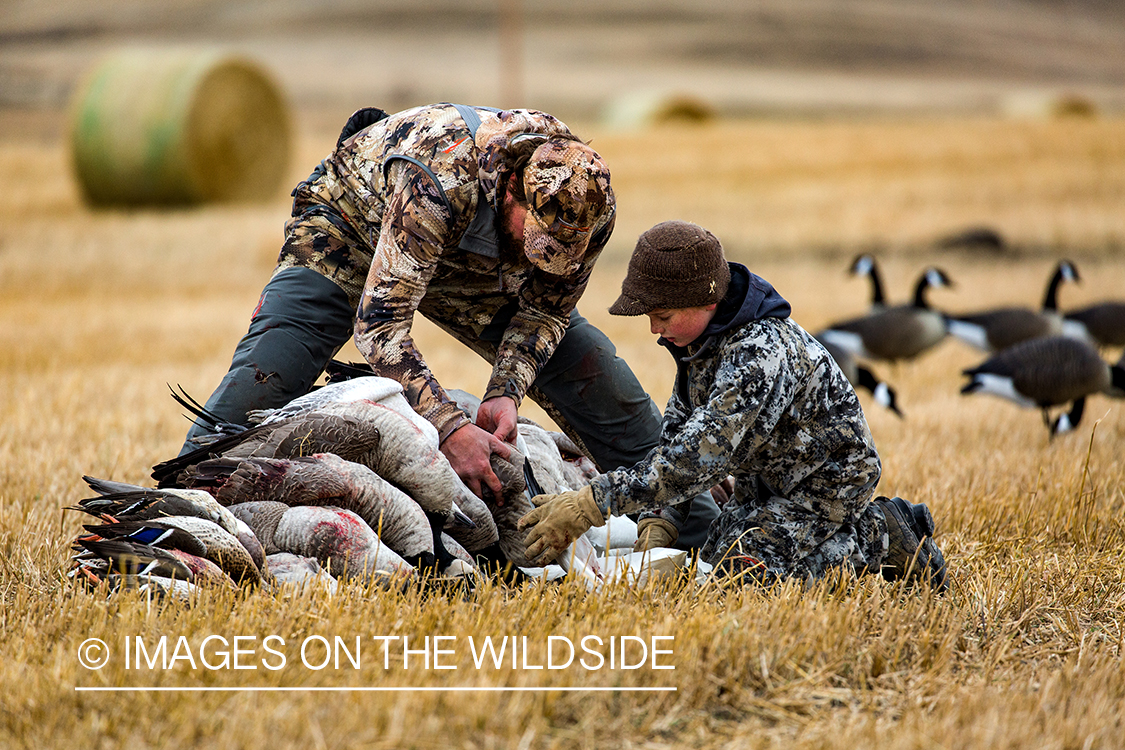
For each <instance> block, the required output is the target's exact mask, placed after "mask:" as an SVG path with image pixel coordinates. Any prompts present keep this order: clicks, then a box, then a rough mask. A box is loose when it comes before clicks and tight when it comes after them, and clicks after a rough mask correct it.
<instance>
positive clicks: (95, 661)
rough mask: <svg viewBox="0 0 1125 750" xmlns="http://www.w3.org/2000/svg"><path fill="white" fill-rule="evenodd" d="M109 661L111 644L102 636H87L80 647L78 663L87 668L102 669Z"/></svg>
mask: <svg viewBox="0 0 1125 750" xmlns="http://www.w3.org/2000/svg"><path fill="white" fill-rule="evenodd" d="M108 661H109V646H107V645H105V641H103V640H102V639H100V638H87V639H86V640H84V641H82V645H81V646H79V647H78V663H79V664H81V665H82V666H84V667H86V669H101V668H102V667H104V666H105V665H106V662H108Z"/></svg>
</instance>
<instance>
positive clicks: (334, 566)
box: [230, 501, 415, 581]
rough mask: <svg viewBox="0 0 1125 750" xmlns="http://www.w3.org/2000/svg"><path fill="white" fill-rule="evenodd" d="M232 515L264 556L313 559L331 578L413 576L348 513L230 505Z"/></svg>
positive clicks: (280, 505)
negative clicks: (245, 527) (247, 529)
mask: <svg viewBox="0 0 1125 750" xmlns="http://www.w3.org/2000/svg"><path fill="white" fill-rule="evenodd" d="M230 511H231V512H232V513H234V514H235V515H236V516H237V517H239V518H241V519H242V520H243V521H245V522H246V523H247V524H248V525H249V526H250V528H252V529H254V532H255V533H256V534H257V535H258V538H259V539H260V540H261V541H262V546H263V547H264V548H265V550H266V554H267V555H272V554H274V553H276V552H289V553H292V554H294V555H300V556H302V557H313V558H316V559H317V560H318V561H320V563H321V564H322V565H324V566H326V567H327V568H328V570H329V572H330V573H332V574H333V575H334V576H337V577H339V576H345V577H347V578H357V579H360V580H364V581H373V580H374V581H382V580H385V579H386V577H387V576H388V575H390V576H405V577H413V576H414V574H415V573H414V568H413V567H412V566H411V565H410V563H408V562H406V561H405V560H403V559H402V557H401V556H400V555H399V554H398V553H396V552H395V551H394V550H392V549H391V548H390V547H388V546H387V545H386V544H384V543H383V542H382V541H381V540H380V539H379V537H378V536H377V535H376V534H375V532H374V531H373V530H372V529H371V527H370V526H368V525H367V523H366V522H365V521H364V520H363V519H362V518H360V517H359V516H358V515H356V514H355V513H353V512H351V511H350V510H344V509H342V508H331V507H314V506H309V505H302V506H297V507H290V506H288V505H286V504H285V503H278V502H271V501H256V502H250V503H239V504H238V505H232V506H230Z"/></svg>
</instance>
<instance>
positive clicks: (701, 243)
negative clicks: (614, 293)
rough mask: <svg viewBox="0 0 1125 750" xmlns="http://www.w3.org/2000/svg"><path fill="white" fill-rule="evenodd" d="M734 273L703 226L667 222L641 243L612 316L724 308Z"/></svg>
mask: <svg viewBox="0 0 1125 750" xmlns="http://www.w3.org/2000/svg"><path fill="white" fill-rule="evenodd" d="M729 284H730V267H729V266H728V265H727V261H726V259H725V258H724V257H723V246H722V245H721V244H720V243H719V240H718V239H717V238H716V237H715V235H713V234H711V233H710V232H708V231H707V230H706V229H704V228H703V227H701V226H699V225H697V224H691V223H689V222H686V221H665V222H661V223H660V224H657V225H656V226H654V227H653V228H652V229H650V230H648V231H647V232H645V233H644V234H642V235H641V236H640V239H638V240H637V247H636V249H635V250H633V257H632V258H630V259H629V271H628V273H627V274H626V275H625V280H624V281H623V282H621V296H620V297H618V298H617V301H616V302H614V303H613V306H612V307H610V308H609V312H610V314H611V315H644V314H645V313H647V312H650V311H652V310H682V309H684V308H688V307H703V306H705V305H710V304H711V303H713V302H718V301H719V300H721V299H722V298H723V295H725V294H726V293H727V286H728V285H729Z"/></svg>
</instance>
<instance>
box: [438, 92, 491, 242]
mask: <svg viewBox="0 0 1125 750" xmlns="http://www.w3.org/2000/svg"><path fill="white" fill-rule="evenodd" d="M450 106H452V107H453V108H454V109H456V110H457V112H458V113H459V114H460V115H461V119H462V120H464V121H465V124H466V125H468V126H469V134H470V135H471V136H473V138H476V136H477V128H479V127H480V115H478V114H477V109H476V108H474V107H469V106H466V105H464V104H451V105H450ZM479 109H483V110H486V111H488V112H499V111H500V110H498V109H495V108H493V107H480V108H479ZM457 247H459V248H461V249H462V250H466V251H468V252H470V253H474V254H476V255H483V256H485V257H487V258H499V257H500V237H499V236H498V235H497V233H496V211H495V210H493V208H492V206H490V205H488V201H486V200H485V199H484V196H483V195H481V196H480V198H479V199H478V201H477V212H476V215H475V216H473V220H472V222H471V223H470V224H469V228H468V229H466V230H465V234H464V235H463V236H462V237H461V241H460V242H458V243H457Z"/></svg>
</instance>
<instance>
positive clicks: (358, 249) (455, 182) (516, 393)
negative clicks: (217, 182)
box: [278, 104, 614, 440]
mask: <svg viewBox="0 0 1125 750" xmlns="http://www.w3.org/2000/svg"><path fill="white" fill-rule="evenodd" d="M476 111H477V113H478V114H479V115H480V118H481V125H480V127H479V128H478V129H477V132H476V136H475V138H474V137H473V136H472V135H471V134H470V131H469V127H468V125H467V124H466V123H465V121H464V119H463V118H462V117H461V115H460V114H459V113H458V111H457V110H456V109H455V108H454V107H453V106H452V105H449V104H437V105H432V106H424V107H418V108H415V109H410V110H406V111H404V112H399V113H397V114H393V115H391V116H389V117H387V118H386V119H383V120H380V121H378V122H376V123H374V124H372V125H370V126H368V127H366V128H363V129H362V130H360V131H359V132H358V133H356V134H354V135H352V136H350V137H348V138H346V139H344V140H343V141H341V143H340V144H339V145H338V146H337V148H336V149H335V150H334V151H333V152H332V153H331V154H330V155H329V156H328V157H327V158H326V159H325V160H324V161H323V162H322V163H321V166H320V167H319V168H318V169H317V171H316V172H314V173H313V175H312V176H311V177H310V179H309V180H307V181H305V182H302V183H301V184H300V185H298V186H297V189H296V190H294V193H293V195H294V205H293V216H294V218H293V219H292V220H290V222H289V224H288V226H287V241H286V248H285V249H283V250H282V255H281V258H280V259H279V263H278V269H279V270H280V269H281V268H284V267H289V266H294V265H301V266H307V267H309V268H312V269H313V270H316V271H318V272H320V273H323V274H324V275H326V276H328V277H329V278H331V279H332V280H333V281H335V282H336V283H337V284H339V285H340V287H341V288H342V289H343V290H344V291H345V292H346V293H347V294H348V296H349V299H350V300H351V302H352V303H353V304H354V305H355V306H356V309H357V315H356V324H355V343H356V346H357V348H358V349H359V351H360V353H361V354H362V355H363V356H364V357H365V358H366V359H367V361H368V362H369V363H370V364H371V365H372V366H373V367H374V368H375V370H376V371H377V372H378V373H379V374H381V375H385V376H387V377H392V378H395V379H397V380H399V381H400V382H401V383H402V384H403V387H404V388H405V391H406V395H407V397H408V399H409V400H410V402H411V404H412V405H413V406H414V407H415V409H417V410H418V411H419V413H421V414H422V415H423V416H424V417H425V418H426V419H428V420H429V421H430V422H431V423H433V424H434V426H435V427H437V429H438V432H439V435H440V436H441V439H443V440H444V439H445V438H446V437H447V436H448V435H449V434H450V433H452V432H453V431H454V430H456V429H457V428H458V427H461V426H462V425H463V424H465V423H466V422H468V421H469V417H468V415H466V414H465V413H464V412H463V411H462V410H461V409H459V408H458V407H457V406H456V404H455V403H454V402H453V401H452V400H451V399H450V398H449V397H448V395H447V394H446V393H445V391H444V389H443V388H442V387H441V385H440V384H439V383H438V382H437V380H436V379H435V378H434V376H433V373H432V372H431V371H430V369H429V367H428V366H427V365H426V362H425V360H424V359H423V357H422V353H421V352H420V351H418V349H417V347H416V346H415V344H414V341H413V339H412V338H411V335H410V331H411V324H412V321H413V317H414V313H415V312H416V311H418V312H421V313H422V314H424V315H426V316H427V317H428V318H430V319H432V320H434V322H436V323H437V324H438V325H440V326H442V327H445V328H447V329H449V330H456V331H457V333H458V335H459V336H473V335H477V336H479V335H480V333H481V331H483V330H484V328H485V327H486V326H488V325H489V324H490V323H492V321H493V318H494V317H495V316H496V314H497V313H498V312H500V311H501V310H504V311H505V312H506V313H513V312H514V314H512V317H511V322H510V323H509V324H508V325H507V328H506V329H505V331H504V334H503V339H502V341H501V342H500V344H499V347H498V351H497V356H496V361H495V363H494V367H493V371H492V376H491V378H490V380H489V382H488V385H487V389H486V391H485V395H484V397H485V398H491V397H493V396H497V395H508V396H511V397H512V398H514V399H515V401H516V403H517V404H519V403H520V402H521V400H522V399H523V396H524V394H525V393H526V392H527V389H528V387H529V386H530V385H531V383H532V382H533V381H534V379H535V377H536V376H537V375H538V373H539V370H540V368H541V367H542V366H543V364H544V363H545V362H546V361H547V359H548V358H549V357H550V356H551V354H552V352H554V350H555V347H556V346H557V345H558V343H559V341H560V339H561V338H562V336H563V332H564V331H565V329H566V326H567V322H568V316H569V314H570V312H571V310H573V309H574V307H575V304H576V303H577V301H578V299H579V297H580V296H581V295H582V292H583V291H584V290H585V288H586V284H587V282H588V280H589V277H590V273H591V271H592V270H593V266H594V262H595V261H596V260H597V257H598V255H599V253H600V252H601V250H602V248H603V247H604V246H605V243H606V241H607V240H608V238H609V235H610V232H611V231H612V228H613V219H614V213H613V211H607V212H605V214H604V217H603V219H602V221H601V223H600V224H599V225H597V226H595V227H594V228H593V230H592V232H593V234H592V239H591V241H590V246H589V248H588V250H587V252H586V255H585V258H584V262H583V265H582V266H581V267H580V268H579V269H578V270H577V271H576V272H575V273H574V274H573V275H570V276H553V275H550V274H547V273H544V272H543V271H541V270H539V269H537V268H536V267H535V266H534V265H532V263H531V262H530V261H529V260H528V259H527V258H526V257H525V256H524V254H523V251H522V247H520V246H518V245H517V244H515V243H514V242H513V241H509V240H506V239H504V237H505V235H504V234H503V233H502V232H498V229H499V227H498V226H497V224H498V223H497V222H496V210H497V205H496V204H497V200H498V194H499V193H500V192H501V191H500V190H499V189H498V188H499V187H500V185H501V184H502V181H503V180H504V179H505V177H506V175H507V171H506V169H505V167H506V162H505V155H506V154H507V153H508V152H507V149H508V147H509V146H510V143H511V139H512V137H513V136H515V135H517V134H519V133H526V132H533V133H547V134H553V133H565V132H569V131H568V130H567V127H566V125H564V124H563V123H562V122H560V121H558V120H557V119H555V118H554V117H552V116H551V115H548V114H545V113H543V112H537V111H533V110H508V111H502V112H499V113H494V112H491V111H488V110H484V109H477V110H476Z"/></svg>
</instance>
